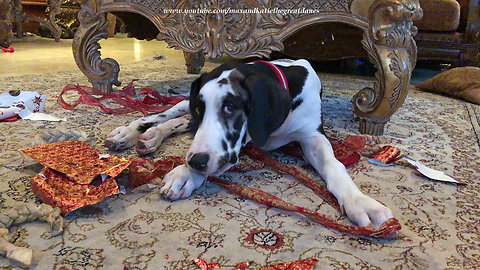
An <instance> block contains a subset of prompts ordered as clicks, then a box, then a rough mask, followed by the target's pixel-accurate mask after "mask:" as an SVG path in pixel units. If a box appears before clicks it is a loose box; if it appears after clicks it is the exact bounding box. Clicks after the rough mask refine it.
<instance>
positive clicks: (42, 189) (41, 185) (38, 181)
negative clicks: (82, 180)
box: [30, 168, 118, 215]
mask: <svg viewBox="0 0 480 270" xmlns="http://www.w3.org/2000/svg"><path fill="white" fill-rule="evenodd" d="M30 183H31V186H32V191H33V193H35V195H37V196H38V197H40V199H41V200H42V201H43V202H45V203H47V204H49V205H51V206H52V207H58V208H60V210H61V211H62V215H65V214H67V213H68V212H71V211H73V210H75V209H77V208H80V207H83V206H86V205H90V204H95V203H98V202H100V201H102V200H104V199H105V198H107V197H109V196H111V195H115V194H117V193H118V186H117V183H116V182H115V179H113V178H107V179H106V180H105V181H103V183H102V184H101V185H100V186H93V185H81V184H78V183H75V182H73V181H71V180H70V179H69V178H68V177H67V176H66V175H65V174H63V173H60V172H57V171H55V170H52V169H50V168H43V170H42V171H41V172H40V173H39V174H38V175H36V176H34V177H32V178H31V179H30Z"/></svg>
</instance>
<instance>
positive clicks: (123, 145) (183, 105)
mask: <svg viewBox="0 0 480 270" xmlns="http://www.w3.org/2000/svg"><path fill="white" fill-rule="evenodd" d="M188 104H189V101H188V100H184V101H181V102H179V103H178V104H176V105H175V106H173V107H172V108H170V109H168V110H166V111H164V112H162V113H156V114H150V115H147V116H144V117H142V118H140V119H137V120H135V121H133V122H132V123H130V125H128V126H127V127H125V126H122V127H118V128H116V129H115V130H113V131H112V132H111V133H110V134H109V135H108V136H107V139H106V140H105V146H106V147H108V149H110V150H114V151H120V150H125V149H127V148H130V147H132V146H133V145H134V144H135V142H136V141H137V138H138V136H140V134H143V133H144V132H145V131H147V130H148V129H149V128H151V127H153V126H157V125H159V124H162V123H165V122H166V121H168V120H170V119H173V118H177V117H179V116H182V115H184V114H187V113H189V112H190V109H189V107H188Z"/></svg>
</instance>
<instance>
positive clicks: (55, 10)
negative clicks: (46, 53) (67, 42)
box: [22, 0, 63, 42]
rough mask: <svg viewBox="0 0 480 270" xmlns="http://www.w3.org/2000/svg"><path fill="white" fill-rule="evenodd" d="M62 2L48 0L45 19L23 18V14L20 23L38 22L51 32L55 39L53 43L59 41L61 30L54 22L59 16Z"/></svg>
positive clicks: (59, 0) (60, 0)
mask: <svg viewBox="0 0 480 270" xmlns="http://www.w3.org/2000/svg"><path fill="white" fill-rule="evenodd" d="M62 2H63V1H62V0H48V12H47V13H48V14H47V15H48V16H47V19H43V18H40V17H35V16H25V14H23V15H22V16H23V18H22V21H24V22H32V21H33V22H38V23H40V24H41V25H43V26H45V27H47V28H48V29H49V30H50V31H51V32H52V35H53V37H54V38H55V41H57V42H58V41H60V37H61V36H62V29H61V28H60V26H58V25H57V23H56V22H55V20H56V16H57V15H58V14H60V12H61V9H60V7H61V5H62Z"/></svg>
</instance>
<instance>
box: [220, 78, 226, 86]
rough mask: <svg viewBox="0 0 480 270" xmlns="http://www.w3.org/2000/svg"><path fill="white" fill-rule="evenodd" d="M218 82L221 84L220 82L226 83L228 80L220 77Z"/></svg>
mask: <svg viewBox="0 0 480 270" xmlns="http://www.w3.org/2000/svg"><path fill="white" fill-rule="evenodd" d="M218 84H220V85H222V84H228V80H227V79H225V78H223V79H221V80H220V81H218Z"/></svg>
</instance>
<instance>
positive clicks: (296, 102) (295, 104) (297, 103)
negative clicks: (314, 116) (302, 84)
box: [292, 98, 303, 111]
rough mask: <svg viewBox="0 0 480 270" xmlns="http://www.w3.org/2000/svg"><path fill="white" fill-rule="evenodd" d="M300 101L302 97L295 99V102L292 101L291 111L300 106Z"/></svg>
mask: <svg viewBox="0 0 480 270" xmlns="http://www.w3.org/2000/svg"><path fill="white" fill-rule="evenodd" d="M302 102H303V99H301V98H299V99H297V100H295V102H293V104H292V111H293V110H295V109H296V108H297V107H298V106H300V104H302Z"/></svg>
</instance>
